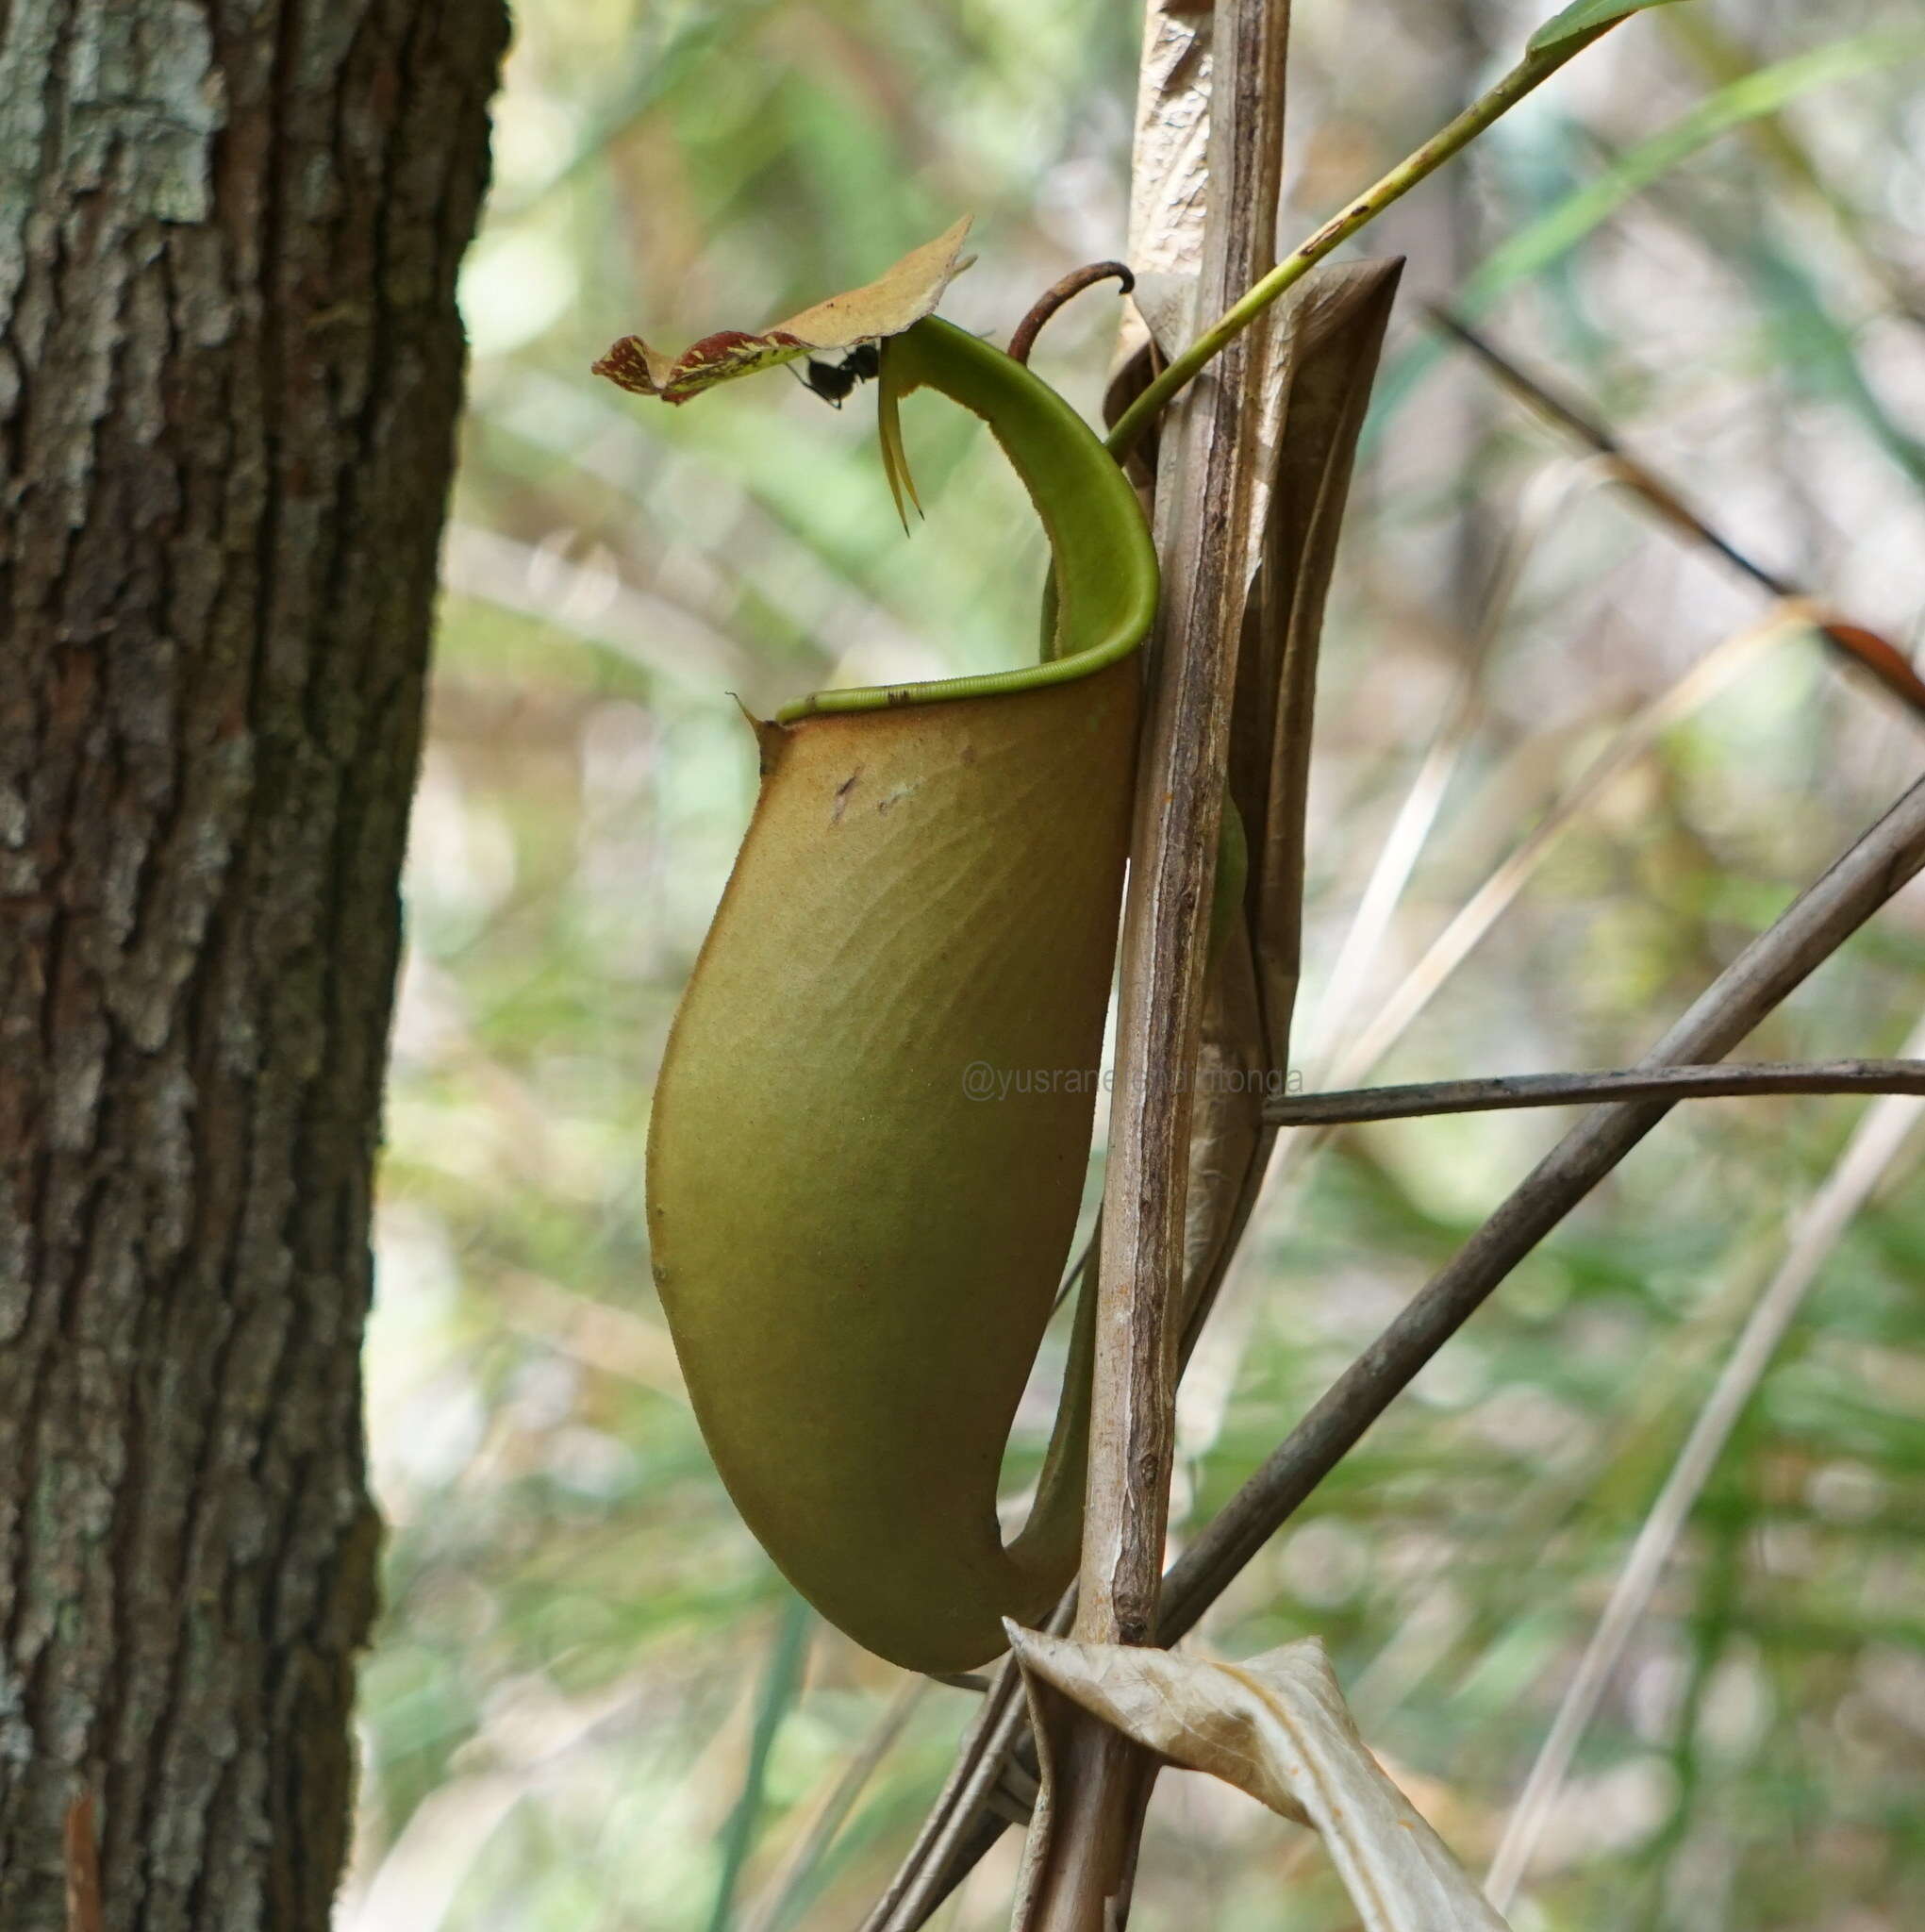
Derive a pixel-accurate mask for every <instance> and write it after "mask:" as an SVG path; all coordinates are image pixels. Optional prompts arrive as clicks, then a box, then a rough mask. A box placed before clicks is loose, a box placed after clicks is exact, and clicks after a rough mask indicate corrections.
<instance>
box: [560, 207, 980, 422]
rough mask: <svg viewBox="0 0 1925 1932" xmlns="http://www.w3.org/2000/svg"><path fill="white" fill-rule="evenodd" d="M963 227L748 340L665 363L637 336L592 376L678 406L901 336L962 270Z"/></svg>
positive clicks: (733, 335)
mask: <svg viewBox="0 0 1925 1932" xmlns="http://www.w3.org/2000/svg"><path fill="white" fill-rule="evenodd" d="M969 228H970V217H969V216H968V215H965V216H963V218H962V219H961V221H959V222H957V223H956V224H955V225H954V226H953V227H950V228H948V229H946V230H944V232H943V233H942V234H940V235H938V237H937V238H936V240H935V241H933V242H924V243H923V244H922V246H921V247H920V248H912V249H911V250H910V251H909V252H908V254H906V255H905V256H904V257H903V258H902V259H901V260H900V261H898V262H896V263H895V264H894V265H893V266H892V267H890V268H888V269H885V270H884V271H883V273H882V274H881V275H878V276H877V277H876V278H875V280H874V281H872V282H870V283H867V284H866V285H865V286H863V287H862V288H860V289H851V290H849V291H847V292H846V293H844V294H840V295H831V296H830V297H829V299H828V300H827V301H826V302H818V303H817V304H816V305H815V306H814V307H813V308H805V309H804V310H803V311H802V312H801V313H800V314H799V315H791V316H789V317H788V320H787V321H784V322H777V323H772V324H771V325H770V326H769V327H767V328H765V329H761V330H758V331H756V332H755V333H753V334H752V333H750V332H748V331H746V330H743V329H738V328H725V329H719V330H717V331H716V333H715V334H714V335H711V336H704V337H703V338H702V340H701V341H699V342H695V343H692V344H690V346H689V347H688V348H686V349H684V350H683V351H682V353H681V354H680V355H679V356H676V357H674V358H670V357H667V356H664V355H662V354H660V353H659V352H658V351H656V350H655V349H651V348H650V347H649V345H648V344H647V343H646V342H645V341H642V339H641V338H640V337H639V336H623V337H622V340H621V341H619V342H617V343H616V344H615V345H614V346H613V347H612V348H611V349H610V350H609V351H608V353H607V354H606V356H604V357H603V358H602V359H601V360H600V361H599V362H597V363H596V364H595V370H594V373H595V374H596V375H606V377H607V378H608V380H609V381H610V382H613V383H617V384H619V385H620V386H621V387H622V389H625V390H630V391H633V392H634V393H635V394H637V395H642V396H660V397H661V399H662V400H663V402H665V403H686V402H687V401H688V400H689V397H690V396H694V395H700V394H701V393H702V391H704V390H705V389H712V388H713V387H714V386H715V384H717V383H718V382H729V381H732V380H733V379H734V378H735V377H737V376H738V375H754V374H755V371H756V370H758V369H772V368H773V367H774V366H775V365H776V364H777V363H778V362H792V361H794V360H795V358H797V357H798V356H813V355H821V354H822V353H824V352H825V351H826V352H828V353H830V354H834V353H836V352H838V351H839V350H845V349H853V348H855V347H856V346H857V345H858V344H860V343H863V342H876V341H882V340H883V339H884V338H885V337H887V336H897V335H901V334H902V332H903V331H904V329H905V328H907V327H909V326H910V325H911V324H913V323H918V322H921V320H922V318H923V317H924V316H925V315H928V314H930V313H932V312H933V310H934V309H935V308H936V305H937V303H938V302H939V301H940V300H941V299H942V291H944V290H945V289H946V288H948V287H949V285H950V283H951V282H952V281H953V280H954V278H955V277H956V276H957V275H959V274H961V272H962V271H963V270H964V269H966V268H967V267H968V266H969V263H968V261H966V260H964V259H963V258H962V245H963V238H964V236H965V235H967V234H968V233H969Z"/></svg>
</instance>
